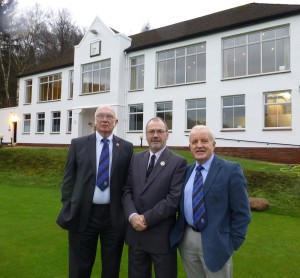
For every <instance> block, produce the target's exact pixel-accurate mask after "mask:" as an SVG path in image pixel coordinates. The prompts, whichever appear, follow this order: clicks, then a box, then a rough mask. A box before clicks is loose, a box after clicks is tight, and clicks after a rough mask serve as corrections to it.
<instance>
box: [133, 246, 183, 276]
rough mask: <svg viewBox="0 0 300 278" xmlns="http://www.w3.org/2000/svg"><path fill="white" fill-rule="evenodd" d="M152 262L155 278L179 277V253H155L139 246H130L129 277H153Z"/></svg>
mask: <svg viewBox="0 0 300 278" xmlns="http://www.w3.org/2000/svg"><path fill="white" fill-rule="evenodd" d="M152 263H153V266H154V272H155V278H176V277H177V253H176V252H169V253H166V254H155V253H149V252H146V251H144V250H143V249H141V248H139V247H134V246H129V249H128V277H129V278H151V277H152V274H151V273H152Z"/></svg>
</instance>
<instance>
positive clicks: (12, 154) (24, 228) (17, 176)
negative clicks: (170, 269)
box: [0, 148, 300, 278]
mask: <svg viewBox="0 0 300 278" xmlns="http://www.w3.org/2000/svg"><path fill="white" fill-rule="evenodd" d="M66 153H67V150H66V149H59V148H57V149H44V148H41V149H39V148H33V149H21V148H20V149H19V148H3V149H0V192H1V194H0V250H1V251H0V276H1V277H6V278H10V277H11V278H15V277H22V278H23V277H24V278H25V277H30V278H47V277H49V278H55V277H62V278H66V277H68V245H67V232H66V231H64V230H62V229H60V228H59V227H58V226H57V225H56V223H55V220H56V217H57V215H58V212H59V210H60V208H61V204H60V182H61V178H62V174H63V170H64V163H65V158H66ZM180 154H182V155H184V156H185V157H187V159H188V160H189V161H190V162H191V161H192V160H191V157H190V156H189V154H188V153H185V152H180ZM240 162H241V164H242V165H243V169H244V171H245V173H246V174H247V180H248V184H249V192H251V195H257V196H263V197H267V198H268V199H269V200H272V202H271V207H270V209H269V210H268V211H265V212H253V214H252V222H251V224H250V226H249V232H248V235H247V240H246V242H245V244H244V245H243V246H242V247H241V248H240V250H239V251H238V252H237V253H236V254H235V255H234V258H233V259H234V260H233V261H234V278H240V277H241V278H248V277H249V278H252V277H253V278H257V277H263V278H265V277H267V278H269V277H270V278H276V277H278V278H279V277H280V278H282V277H284V278H289V277H293V278H296V277H299V274H300V264H299V261H300V240H299V238H300V213H299V203H298V202H299V195H300V182H299V181H300V177H299V175H298V174H297V173H296V174H295V173H293V171H292V172H289V173H286V171H281V170H280V169H290V168H289V167H288V168H287V166H284V165H273V164H268V163H261V162H255V161H247V160H242V161H240ZM255 165H256V167H255ZM278 169H279V171H278ZM257 175H258V176H259V177H260V178H262V177H263V178H264V179H263V180H261V179H258V178H256V176H257ZM274 175H275V177H273V176H274ZM258 182H259V183H258ZM178 258H179V277H185V275H184V271H183V268H182V265H181V262H180V257H179V256H178ZM99 260H100V259H99V257H97V261H99ZM99 273H100V264H99V263H96V264H95V267H94V271H93V275H92V277H99ZM121 277H124V278H125V277H127V248H126V246H125V248H124V253H123V258H122V265H121Z"/></svg>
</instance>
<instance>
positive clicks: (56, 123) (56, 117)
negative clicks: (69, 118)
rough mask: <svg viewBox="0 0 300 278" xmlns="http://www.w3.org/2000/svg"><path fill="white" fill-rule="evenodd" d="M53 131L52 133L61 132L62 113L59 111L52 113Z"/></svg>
mask: <svg viewBox="0 0 300 278" xmlns="http://www.w3.org/2000/svg"><path fill="white" fill-rule="evenodd" d="M51 131H52V132H60V112H59V111H55V112H52V125H51Z"/></svg>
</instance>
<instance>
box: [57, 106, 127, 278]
mask: <svg viewBox="0 0 300 278" xmlns="http://www.w3.org/2000/svg"><path fill="white" fill-rule="evenodd" d="M94 123H95V129H96V132H94V133H93V134H91V135H88V136H84V137H81V138H76V139H73V140H72V141H71V146H70V149H69V153H68V158H67V163H66V169H65V175H64V178H63V181H62V203H63V208H62V210H61V212H60V214H59V216H58V219H57V223H58V225H59V226H61V227H62V228H64V229H67V230H68V231H69V277H71V278H75V277H76V278H87V277H90V276H91V272H92V268H93V265H94V261H95V257H96V250H97V245H98V240H99V237H100V241H101V261H102V268H101V269H102V273H101V277H102V278H117V277H119V270H120V262H121V257H122V250H123V244H124V237H125V217H124V214H123V209H122V195H123V186H124V184H125V182H126V178H127V172H128V168H129V165H130V160H131V156H132V153H133V146H132V143H129V142H127V141H125V140H123V139H121V138H119V137H117V136H116V135H114V134H113V130H114V128H115V126H116V125H117V123H118V119H117V118H116V114H115V111H114V110H113V108H112V107H110V106H107V105H103V106H100V107H98V109H97V110H96V112H95V122H94Z"/></svg>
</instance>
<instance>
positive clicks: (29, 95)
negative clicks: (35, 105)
mask: <svg viewBox="0 0 300 278" xmlns="http://www.w3.org/2000/svg"><path fill="white" fill-rule="evenodd" d="M31 98H32V80H31V79H30V80H26V81H25V101H24V103H25V104H30V103H31Z"/></svg>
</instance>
